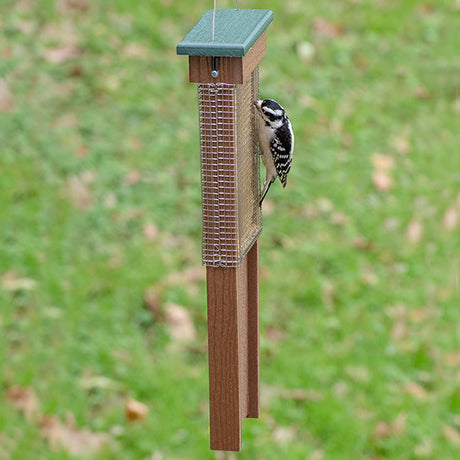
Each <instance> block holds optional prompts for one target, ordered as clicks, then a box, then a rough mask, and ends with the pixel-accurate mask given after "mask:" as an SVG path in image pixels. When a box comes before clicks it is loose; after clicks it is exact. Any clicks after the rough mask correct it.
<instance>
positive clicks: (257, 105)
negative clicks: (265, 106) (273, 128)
mask: <svg viewBox="0 0 460 460" xmlns="http://www.w3.org/2000/svg"><path fill="white" fill-rule="evenodd" d="M253 102H254V105H255V106H256V108H257V110H260V106H261V105H262V101H253Z"/></svg>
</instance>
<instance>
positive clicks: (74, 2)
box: [57, 0, 89, 14]
mask: <svg viewBox="0 0 460 460" xmlns="http://www.w3.org/2000/svg"><path fill="white" fill-rule="evenodd" d="M57 6H58V11H59V12H60V13H61V14H65V13H68V12H69V11H72V10H76V11H87V10H88V9H89V3H88V2H87V1H86V0H58V3H57Z"/></svg>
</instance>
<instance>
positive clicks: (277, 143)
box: [270, 120, 294, 187]
mask: <svg viewBox="0 0 460 460" xmlns="http://www.w3.org/2000/svg"><path fill="white" fill-rule="evenodd" d="M275 134H276V135H275V136H273V138H272V140H271V141H270V148H271V150H272V153H273V160H274V163H275V168H276V172H277V173H278V176H279V178H280V181H281V183H282V184H283V187H286V183H287V175H288V172H289V171H290V169H291V163H292V152H293V150H294V136H293V133H292V127H291V123H290V122H289V120H288V123H285V124H283V125H282V126H281V127H280V128H278V129H277V130H276V132H275Z"/></svg>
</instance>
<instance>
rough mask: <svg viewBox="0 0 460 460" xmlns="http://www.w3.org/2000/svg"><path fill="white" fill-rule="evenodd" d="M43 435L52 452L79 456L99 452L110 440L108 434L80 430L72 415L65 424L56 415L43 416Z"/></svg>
mask: <svg viewBox="0 0 460 460" xmlns="http://www.w3.org/2000/svg"><path fill="white" fill-rule="evenodd" d="M39 427H40V433H41V435H42V436H43V437H44V438H45V439H46V440H47V441H48V443H49V444H50V447H51V449H52V450H59V449H64V450H65V451H66V452H68V453H69V454H71V455H75V456H77V455H78V456H79V455H85V454H89V453H94V452H97V451H98V450H100V449H101V448H102V446H103V445H104V444H106V443H107V442H108V441H109V440H110V436H109V435H108V434H106V433H98V432H94V431H91V430H89V429H87V428H82V429H78V428H77V427H76V425H75V419H74V417H73V416H72V415H71V414H68V415H67V417H66V421H65V423H63V422H61V421H60V420H59V419H58V418H57V417H56V416H54V415H42V416H41V417H40V420H39Z"/></svg>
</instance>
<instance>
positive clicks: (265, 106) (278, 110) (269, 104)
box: [254, 99, 286, 129]
mask: <svg viewBox="0 0 460 460" xmlns="http://www.w3.org/2000/svg"><path fill="white" fill-rule="evenodd" d="M254 105H255V106H256V108H257V110H258V111H259V113H260V115H261V117H262V119H263V120H264V121H265V124H266V125H267V126H271V127H272V128H274V129H277V128H279V127H281V126H282V125H283V123H284V122H285V121H286V112H285V110H284V109H283V107H281V106H280V105H279V104H278V102H276V101H273V100H272V99H265V100H263V101H254Z"/></svg>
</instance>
